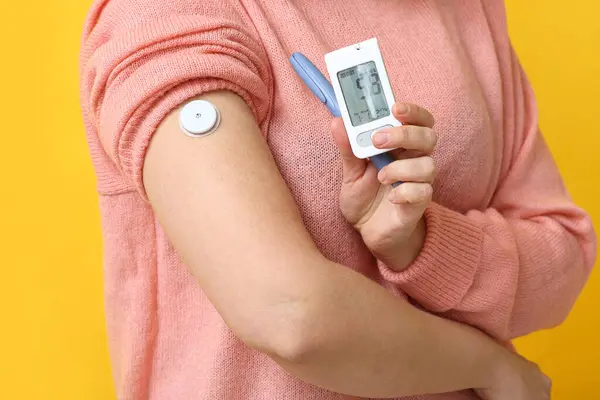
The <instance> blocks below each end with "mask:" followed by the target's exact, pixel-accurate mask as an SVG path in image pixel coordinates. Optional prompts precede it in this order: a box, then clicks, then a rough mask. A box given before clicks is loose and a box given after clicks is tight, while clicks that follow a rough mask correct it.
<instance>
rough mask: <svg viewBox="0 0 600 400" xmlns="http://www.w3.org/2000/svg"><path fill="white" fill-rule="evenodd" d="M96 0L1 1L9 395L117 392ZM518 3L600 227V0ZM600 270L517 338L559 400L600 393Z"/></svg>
mask: <svg viewBox="0 0 600 400" xmlns="http://www.w3.org/2000/svg"><path fill="white" fill-rule="evenodd" d="M165 1H168V0H165ZM484 1H488V0H484ZM90 4H91V1H90V0H46V1H35V0H33V1H29V2H17V1H8V0H3V1H1V2H0V48H1V49H2V54H3V56H4V57H2V61H0V79H1V80H2V85H1V87H0V88H1V89H2V93H0V114H1V115H2V125H1V128H0V129H1V131H2V136H1V139H0V171H1V172H0V178H1V179H0V227H1V229H0V265H1V266H2V269H1V270H0V321H1V324H2V325H1V327H0V398H2V399H10V400H12V399H57V400H58V399H60V400H71V399H73V400H83V399H86V400H87V399H113V398H114V395H113V387H112V382H111V375H110V367H109V360H108V355H107V351H108V350H107V345H106V335H105V332H104V321H103V300H102V271H101V247H100V245H101V242H100V240H101V237H100V226H99V216H98V209H97V200H96V195H95V191H94V176H93V171H92V168H91V165H90V161H89V158H88V154H87V148H86V143H85V139H84V134H83V128H82V122H81V118H80V113H79V105H78V89H77V51H78V46H79V38H80V29H81V25H82V21H83V19H84V16H85V13H86V11H87V8H88V7H89V5H90ZM507 5H508V10H509V20H510V29H511V32H512V36H513V41H514V43H515V47H516V49H517V51H518V53H519V54H520V56H521V60H522V62H523V64H524V66H525V69H526V70H527V72H528V74H529V76H530V79H531V81H532V82H533V85H534V88H535V89H536V93H537V96H538V100H539V105H540V109H541V125H542V128H543V130H544V132H545V135H546V138H547V140H548V142H549V145H550V147H551V149H552V151H553V152H554V155H555V157H556V159H557V161H558V164H559V166H560V169H561V171H562V173H563V176H564V178H565V181H566V183H567V185H568V187H569V189H570V191H571V193H572V195H573V197H574V198H575V200H576V201H577V202H578V203H579V204H580V205H582V206H584V207H585V208H586V209H587V210H589V211H590V212H591V213H592V216H593V217H594V219H595V221H596V223H597V224H599V223H600V191H599V189H598V188H599V187H600V179H599V176H600V161H599V158H600V155H599V153H600V132H599V131H598V127H597V126H598V116H599V114H600V111H599V110H598V108H597V107H598V106H599V103H598V99H599V98H600V77H599V76H598V75H599V73H600V28H599V27H600V24H599V23H598V21H597V18H598V16H599V15H600V2H598V1H597V0H585V1H584V0H575V1H571V2H564V1H560V0H509V1H508V2H507ZM599 279H600V276H599V275H598V274H595V275H594V276H593V277H592V279H591V281H590V282H589V284H588V286H587V288H586V290H585V291H584V293H583V295H582V297H581V299H580V301H579V302H578V304H577V306H576V308H575V311H574V312H573V314H572V316H571V317H570V318H569V320H568V321H567V323H565V324H564V325H563V326H562V327H560V328H558V329H555V330H553V331H549V332H543V333H538V334H535V335H532V336H530V337H527V338H525V339H522V340H520V341H519V342H518V346H519V348H520V349H521V350H522V351H523V352H524V353H525V354H526V355H527V356H529V357H531V358H532V359H533V360H535V361H537V362H539V363H540V364H541V365H542V367H543V368H544V369H545V370H546V371H547V372H548V373H549V374H550V375H551V376H552V377H553V378H554V380H555V387H556V389H555V394H556V396H555V397H554V399H558V400H573V399H600V377H599V374H600V346H599V344H598V341H600V330H599V328H600V312H598V310H599V309H600V280H599Z"/></svg>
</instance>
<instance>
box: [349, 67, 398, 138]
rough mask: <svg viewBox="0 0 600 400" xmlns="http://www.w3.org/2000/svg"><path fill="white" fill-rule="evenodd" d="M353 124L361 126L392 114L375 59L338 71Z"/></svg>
mask: <svg viewBox="0 0 600 400" xmlns="http://www.w3.org/2000/svg"><path fill="white" fill-rule="evenodd" d="M337 78H338V81H339V83H340V88H341V90H342V94H343V95H344V102H345V103H346V108H347V109H348V116H349V117H350V121H351V122H352V126H360V125H363V124H366V123H368V122H372V121H375V120H377V119H380V118H383V117H387V116H389V115H390V107H389V105H388V103H387V100H386V98H385V94H384V93H383V87H382V85H381V79H380V77H379V72H378V71H377V66H376V65H375V61H369V62H366V63H363V64H360V65H355V66H352V67H350V68H346V69H345V70H343V71H340V72H338V73H337Z"/></svg>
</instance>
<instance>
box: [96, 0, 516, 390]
mask: <svg viewBox="0 0 600 400" xmlns="http://www.w3.org/2000/svg"><path fill="white" fill-rule="evenodd" d="M483 3H484V2H483V1H482V2H479V1H466V0H465V1H456V0H447V1H433V0H430V1H425V0H422V1H418V0H406V1H400V0H396V1H393V0H381V1H374V0H360V1H353V2H344V1H340V0H332V1H323V0H242V5H243V8H244V9H245V12H247V13H248V15H249V17H250V19H251V20H252V22H253V24H254V26H253V27H249V28H248V29H253V30H256V32H257V34H258V35H259V37H260V39H261V41H262V44H263V46H264V47H265V49H266V53H267V55H268V57H269V60H268V61H269V65H270V68H271V73H272V75H273V82H274V87H273V100H272V109H271V112H270V117H269V121H268V135H267V140H268V143H269V147H270V148H271V150H272V153H273V156H274V158H275V160H276V162H277V164H278V167H279V169H280V171H281V173H282V175H283V177H284V179H285V180H286V182H287V183H288V185H289V187H290V189H291V191H292V193H293V195H294V197H295V199H296V201H297V204H298V206H299V208H300V211H301V213H302V216H303V219H304V221H305V225H306V227H307V229H308V231H309V232H310V234H311V235H312V237H313V239H314V240H315V242H316V243H317V245H318V246H319V248H320V249H321V251H322V252H323V253H324V254H325V255H326V256H327V257H328V258H330V259H332V260H334V261H336V262H339V263H341V264H343V265H346V266H348V267H349V268H353V269H355V270H357V271H359V272H361V273H363V274H365V275H367V276H369V277H371V278H373V279H375V280H378V270H377V267H376V263H375V260H374V258H373V256H372V255H371V254H370V252H369V251H368V249H367V248H366V247H365V246H364V244H362V241H361V238H360V236H359V235H358V234H357V233H356V232H355V231H354V230H353V229H352V227H351V226H349V225H348V224H347V223H346V222H345V221H344V219H343V217H342V216H341V214H340V212H339V205H338V191H339V185H340V180H341V164H340V160H339V157H338V153H337V149H336V147H335V145H334V143H333V141H332V139H331V137H330V134H329V126H330V121H331V116H330V115H329V113H328V111H327V109H326V108H325V107H324V106H323V105H322V104H321V103H320V102H319V101H318V100H317V99H316V98H314V97H313V95H312V94H311V93H310V92H309V91H308V90H307V89H306V88H305V87H304V86H303V84H302V82H301V81H300V80H299V79H298V78H297V77H296V75H295V73H294V71H293V69H292V68H291V67H290V65H289V61H288V59H289V56H290V55H291V53H293V52H295V51H300V52H302V53H304V54H305V55H306V56H308V57H309V58H310V59H312V60H313V61H314V62H315V64H316V65H317V66H318V67H319V68H320V69H321V70H322V71H325V66H324V61H323V55H324V54H325V53H326V52H329V51H331V50H333V49H336V48H339V47H342V46H346V45H349V44H352V43H355V42H358V41H362V40H365V39H368V38H371V37H377V38H378V40H379V43H380V47H381V50H382V53H383V57H384V61H385V63H386V68H387V71H388V73H389V76H390V81H391V84H392V87H393V89H394V94H395V97H396V99H397V100H402V101H408V102H413V103H417V104H420V105H422V106H424V107H426V108H427V109H429V110H430V111H431V112H432V113H433V114H434V116H435V117H436V131H437V133H438V136H439V142H438V146H437V150H436V153H435V155H434V156H435V159H436V163H437V167H438V177H437V179H436V184H435V190H434V199H435V201H437V202H439V203H441V204H443V205H445V206H447V207H449V208H452V209H454V210H457V211H460V212H464V211H466V210H469V209H481V208H484V207H486V205H487V204H488V203H489V201H490V199H491V197H492V195H493V192H494V188H495V187H496V185H497V183H498V181H499V179H500V177H501V175H502V173H503V172H504V169H505V168H506V166H505V164H506V162H507V161H508V160H503V159H502V153H503V147H504V146H505V145H507V144H506V143H505V140H504V139H503V132H504V129H505V127H504V126H503V103H502V96H503V90H504V89H503V87H504V86H503V85H504V83H503V79H502V68H503V67H502V63H501V62H500V61H499V58H501V57H505V56H506V55H505V53H506V54H507V52H508V46H509V45H508V39H507V38H506V26H505V21H504V18H505V17H504V10H503V4H502V2H501V1H490V2H486V3H487V4H486V5H484V4H483ZM97 168H99V167H98V166H97ZM112 173H114V171H113V172H112ZM100 191H101V199H100V202H101V208H102V216H103V230H104V232H103V233H104V238H105V279H106V308H107V320H108V333H109V340H110V349H111V355H112V358H113V366H114V375H115V381H116V386H117V390H118V391H119V392H120V397H121V398H126V399H133V398H136V399H137V398H140V399H141V398H151V399H161V400H162V399H252V400H258V399H264V400H267V399H268V400H273V399H298V400H300V399H302V400H307V399H315V400H316V399H319V400H325V399H327V400H329V399H331V400H333V399H348V398H350V397H348V396H343V395H338V394H334V393H330V392H328V391H325V390H321V389H318V388H314V387H312V386H310V385H306V384H304V383H302V382H300V381H298V380H296V379H295V378H293V377H291V376H290V375H289V374H287V373H286V372H284V371H283V370H282V369H280V368H279V367H278V366H277V365H276V364H275V363H274V362H273V361H271V360H270V359H269V358H268V357H267V356H265V355H263V354H260V353H258V352H256V351H253V350H249V349H248V348H247V347H246V346H245V345H244V344H243V343H241V342H240V341H238V340H237V339H236V338H235V337H234V336H233V335H232V334H231V332H230V331H229V330H228V328H227V327H226V326H225V325H224V323H223V321H222V320H221V318H220V317H219V315H218V314H217V312H216V311H215V310H214V308H213V307H212V305H211V304H210V302H209V301H208V300H207V299H206V297H205V296H204V295H203V293H202V291H201V289H200V288H199V287H198V286H197V284H196V282H195V281H194V280H193V278H192V277H191V276H190V274H189V273H188V271H187V269H186V268H185V266H184V265H183V264H182V263H181V262H180V260H179V258H178V256H177V254H176V252H175V251H174V249H173V248H172V247H171V245H170V243H169V241H168V240H167V238H166V237H165V234H164V233H163V231H162V229H161V228H160V226H159V225H158V223H157V222H156V219H155V218H154V215H153V213H152V210H151V209H150V207H149V206H148V205H147V204H146V203H145V202H144V201H143V200H142V199H141V198H140V197H139V195H138V194H137V193H136V192H133V191H130V192H124V193H108V192H105V193H102V188H100ZM282 223H285V221H282ZM123 249H126V251H123ZM398 295H399V296H400V297H402V294H398ZM399 301H402V300H399ZM398 379H402V377H398ZM417 398H418V399H432V400H433V399H457V400H458V399H467V398H474V397H472V395H469V394H466V393H464V394H454V395H439V396H424V397H415V398H414V399H417Z"/></svg>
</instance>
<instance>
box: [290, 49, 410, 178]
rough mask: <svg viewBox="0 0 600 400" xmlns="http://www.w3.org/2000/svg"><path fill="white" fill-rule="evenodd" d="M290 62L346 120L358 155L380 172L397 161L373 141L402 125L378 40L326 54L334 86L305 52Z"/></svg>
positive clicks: (292, 57) (307, 83)
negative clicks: (384, 131)
mask: <svg viewBox="0 0 600 400" xmlns="http://www.w3.org/2000/svg"><path fill="white" fill-rule="evenodd" d="M290 62H291V64H292V67H293V68H294V70H295V71H296V73H297V74H298V76H299V77H300V78H301V79H302V80H303V82H304V83H305V84H306V86H307V87H308V88H309V89H310V90H311V92H312V93H313V94H314V95H315V96H317V98H319V100H321V102H322V103H323V104H324V105H325V106H326V107H327V109H328V110H329V112H331V114H332V115H333V116H334V117H342V119H343V121H344V126H345V128H346V132H347V134H348V139H349V141H350V145H351V147H352V152H353V153H354V155H356V156H357V157H358V158H369V159H370V160H371V162H372V163H373V164H374V165H375V167H376V168H377V169H378V170H381V169H382V168H383V167H385V166H386V165H388V164H390V163H392V162H394V161H395V159H394V157H393V156H392V155H391V154H390V153H388V151H389V149H385V150H381V149H378V148H376V147H375V146H373V143H372V142H371V137H372V135H373V133H374V132H376V131H377V130H378V129H383V128H387V127H392V126H399V125H402V124H401V123H400V121H398V120H396V119H395V118H394V117H393V115H392V113H391V107H392V105H393V104H394V95H393V93H392V90H391V86H390V83H389V79H388V77H387V73H386V70H385V66H384V65H383V58H382V57H381V52H380V51H379V46H378V44H377V39H375V38H374V39H370V40H367V41H364V42H361V43H357V44H355V45H352V46H348V47H344V48H342V49H339V50H336V51H333V52H331V53H327V54H326V55H325V63H326V64H327V69H328V72H329V75H330V76H331V79H332V81H333V82H334V84H333V86H332V85H331V83H329V81H328V80H327V78H325V77H324V76H323V74H322V73H321V71H319V69H318V68H317V67H316V66H315V65H314V64H313V63H312V62H311V61H310V60H309V59H308V58H306V56H304V55H303V54H302V53H294V54H292V56H291V57H290ZM401 183H402V182H396V183H394V184H392V186H394V187H396V186H397V185H399V184H401Z"/></svg>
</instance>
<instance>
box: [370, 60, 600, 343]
mask: <svg viewBox="0 0 600 400" xmlns="http://www.w3.org/2000/svg"><path fill="white" fill-rule="evenodd" d="M510 62H511V69H512V77H513V78H512V80H513V90H514V93H513V96H510V97H511V98H510V99H508V100H506V99H505V101H512V102H514V103H513V104H512V106H513V109H514V115H515V123H514V129H515V132H507V133H505V134H506V135H512V136H513V137H514V139H513V140H512V143H513V146H512V151H511V154H510V155H509V156H510V157H511V158H510V167H509V169H508V172H507V173H506V175H505V176H504V179H503V180H502V181H501V184H500V185H499V187H498V188H497V190H496V193H495V195H494V198H493V200H492V202H491V204H490V206H489V208H487V209H484V210H471V211H469V212H467V213H466V214H461V213H458V212H455V211H453V210H450V209H448V208H446V207H444V206H442V205H439V204H433V205H432V206H431V207H430V208H429V209H428V210H426V213H425V220H426V225H427V234H426V239H425V243H424V246H423V248H422V250H421V253H420V255H419V256H417V259H416V260H415V261H414V262H413V264H412V265H410V266H409V267H408V268H407V269H406V270H404V271H401V272H395V271H393V270H391V269H389V268H388V267H387V266H385V265H384V264H383V263H381V262H380V263H379V268H380V271H381V274H382V276H383V277H384V279H385V280H387V281H388V282H390V283H394V284H396V285H397V287H398V288H399V289H400V290H402V291H404V292H406V294H407V295H408V296H409V297H410V298H412V300H414V301H415V302H417V303H418V304H420V305H421V306H422V307H424V308H426V309H428V310H430V311H432V312H435V313H438V314H441V315H443V316H445V317H448V318H451V319H454V320H458V321H461V322H464V323H468V324H470V325H473V326H476V327H478V328H480V329H482V330H483V331H485V332H487V333H488V334H490V335H492V336H494V337H496V338H498V339H501V340H507V339H512V338H515V337H518V336H522V335H525V334H528V333H530V332H532V331H535V330H539V329H544V328H549V327H553V326H555V325H557V324H559V323H560V322H562V321H563V320H564V319H565V318H566V317H567V315H568V313H569V311H570V310H571V308H572V306H573V304H574V302H575V300H576V299H577V297H578V295H579V293H580V291H581V290H582V288H583V286H584V284H585V282H586V280H587V278H588V275H589V274H590V270H591V268H592V266H593V264H594V260H595V256H596V237H595V233H594V231H593V228H592V224H591V220H590V218H589V216H588V215H587V214H586V213H585V212H584V211H582V210H581V209H580V208H578V207H577V206H576V205H574V204H573V202H572V201H571V199H570V197H569V195H568V193H567V191H566V190H565V187H564V185H563V182H562V180H561V177H560V175H559V172H558V169H557V167H556V165H555V163H554V161H553V158H552V155H551V154H550V152H549V150H548V148H547V146H546V144H545V143H544V140H543V137H542V136H541V134H540V132H539V131H538V126H537V111H536V105H535V100H534V96H533V93H532V89H531V87H530V85H529V83H528V81H527V78H526V76H525V74H524V72H523V70H522V68H521V66H520V65H519V63H518V61H517V57H516V55H515V54H514V51H513V50H512V49H511V61H510ZM505 156H506V153H505Z"/></svg>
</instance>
